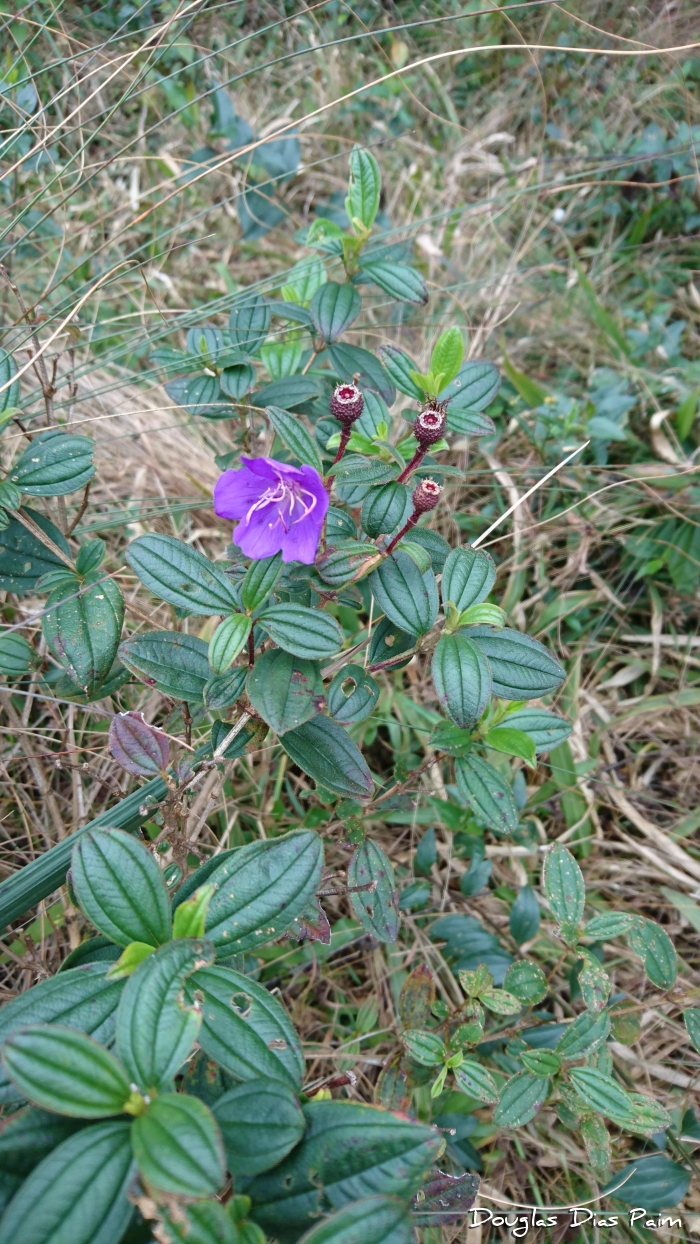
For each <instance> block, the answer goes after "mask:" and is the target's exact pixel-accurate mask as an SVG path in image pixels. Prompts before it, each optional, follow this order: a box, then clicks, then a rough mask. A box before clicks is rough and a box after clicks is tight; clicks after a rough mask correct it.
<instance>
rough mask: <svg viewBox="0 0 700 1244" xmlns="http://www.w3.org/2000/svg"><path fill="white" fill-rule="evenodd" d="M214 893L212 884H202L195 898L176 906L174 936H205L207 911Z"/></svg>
mask: <svg viewBox="0 0 700 1244" xmlns="http://www.w3.org/2000/svg"><path fill="white" fill-rule="evenodd" d="M213 893H214V887H213V886H212V885H202V886H200V887H199V889H198V890H195V893H194V897H193V898H189V899H186V900H185V902H184V903H180V904H179V906H178V907H176V908H175V918H174V920H173V938H177V937H204V933H205V929H206V922H207V911H208V910H209V903H210V902H211V896H212V894H213Z"/></svg>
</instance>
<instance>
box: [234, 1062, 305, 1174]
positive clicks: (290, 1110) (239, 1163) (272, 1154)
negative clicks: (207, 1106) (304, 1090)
mask: <svg viewBox="0 0 700 1244" xmlns="http://www.w3.org/2000/svg"><path fill="white" fill-rule="evenodd" d="M214 1118H215V1119H216V1121H217V1123H218V1125H219V1127H220V1129H221V1135H222V1137H223V1142H224V1149H225V1151H226V1160H227V1165H228V1169H229V1171H230V1172H231V1174H232V1175H233V1176H234V1177H235V1176H237V1175H259V1174H261V1172H262V1171H267V1170H269V1169H270V1167H271V1166H277V1165H278V1163H279V1162H281V1161H282V1160H283V1158H286V1156H287V1154H288V1153H289V1151H290V1150H291V1149H293V1148H294V1146H295V1145H297V1144H298V1143H299V1141H300V1140H301V1138H302V1136H303V1135H304V1131H305V1130H306V1120H305V1119H304V1116H303V1114H302V1112H301V1107H300V1105H299V1102H298V1099H297V1097H296V1095H295V1094H294V1093H293V1091H292V1089H291V1088H289V1087H288V1085H286V1084H281V1083H280V1082H279V1080H249V1081H248V1082H247V1083H245V1084H239V1085H237V1086H236V1087H235V1088H232V1089H229V1091H228V1093H224V1095H223V1097H220V1098H219V1100H218V1101H217V1102H216V1103H215V1105H214Z"/></svg>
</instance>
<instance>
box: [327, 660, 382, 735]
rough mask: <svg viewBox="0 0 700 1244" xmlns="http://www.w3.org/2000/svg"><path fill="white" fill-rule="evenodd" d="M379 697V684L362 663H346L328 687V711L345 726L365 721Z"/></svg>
mask: <svg viewBox="0 0 700 1244" xmlns="http://www.w3.org/2000/svg"><path fill="white" fill-rule="evenodd" d="M378 699H379V684H378V683H377V682H375V680H374V679H373V677H372V675H371V674H368V673H367V671H366V670H365V669H363V667H362V666H361V665H352V664H351V665H344V666H343V668H342V669H341V670H338V673H337V674H336V675H335V678H334V679H333V680H332V682H331V684H330V686H329V688H328V712H329V713H330V715H331V717H334V718H335V720H336V721H339V722H341V723H342V724H343V725H344V726H351V725H355V724H356V723H357V722H358V721H364V720H365V718H367V717H369V716H370V715H371V714H372V712H373V711H374V706H375V704H376V703H377V700H378Z"/></svg>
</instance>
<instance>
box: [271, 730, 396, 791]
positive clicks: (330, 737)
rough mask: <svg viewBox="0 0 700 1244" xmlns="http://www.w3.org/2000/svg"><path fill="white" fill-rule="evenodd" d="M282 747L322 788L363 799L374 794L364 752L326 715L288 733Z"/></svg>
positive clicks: (284, 737)
mask: <svg viewBox="0 0 700 1244" xmlns="http://www.w3.org/2000/svg"><path fill="white" fill-rule="evenodd" d="M282 746H283V748H284V750H285V751H286V753H287V755H288V756H289V757H290V759H291V760H293V761H294V764H295V765H298V766H299V768H300V769H302V770H303V772H304V773H308V775H309V777H312V778H313V779H314V781H316V782H318V784H319V786H325V787H326V789H327V790H332V791H335V792H336V793H337V794H339V795H348V796H350V797H354V798H359V799H367V798H368V797H369V796H370V795H371V794H372V791H373V789H374V782H373V781H372V775H371V773H370V771H369V769H368V767H367V762H366V761H365V758H364V756H363V755H362V752H361V751H360V750H359V748H358V747H357V744H356V743H354V742H353V740H352V739H351V738H350V736H349V734H347V732H346V731H345V730H344V729H343V727H342V726H339V725H338V724H337V722H335V721H333V720H332V718H330V717H326V716H325V715H324V714H323V713H319V714H318V716H317V717H312V719H311V720H310V721H307V722H305V723H304V725H303V726H299V728H298V729H296V730H289V731H287V733H286V734H285V735H284V736H283V738H282Z"/></svg>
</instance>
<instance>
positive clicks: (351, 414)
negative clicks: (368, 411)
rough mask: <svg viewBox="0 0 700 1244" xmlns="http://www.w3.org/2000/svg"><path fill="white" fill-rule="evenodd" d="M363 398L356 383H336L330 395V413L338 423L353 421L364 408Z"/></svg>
mask: <svg viewBox="0 0 700 1244" xmlns="http://www.w3.org/2000/svg"><path fill="white" fill-rule="evenodd" d="M364 406H365V399H364V397H363V396H362V390H361V389H358V387H357V385H356V384H337V385H336V386H335V389H334V391H333V396H332V397H331V414H332V415H335V417H336V419H337V420H338V422H339V423H344V424H349V423H354V422H355V420H356V419H359V417H360V415H361V414H362V411H363V410H364Z"/></svg>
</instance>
